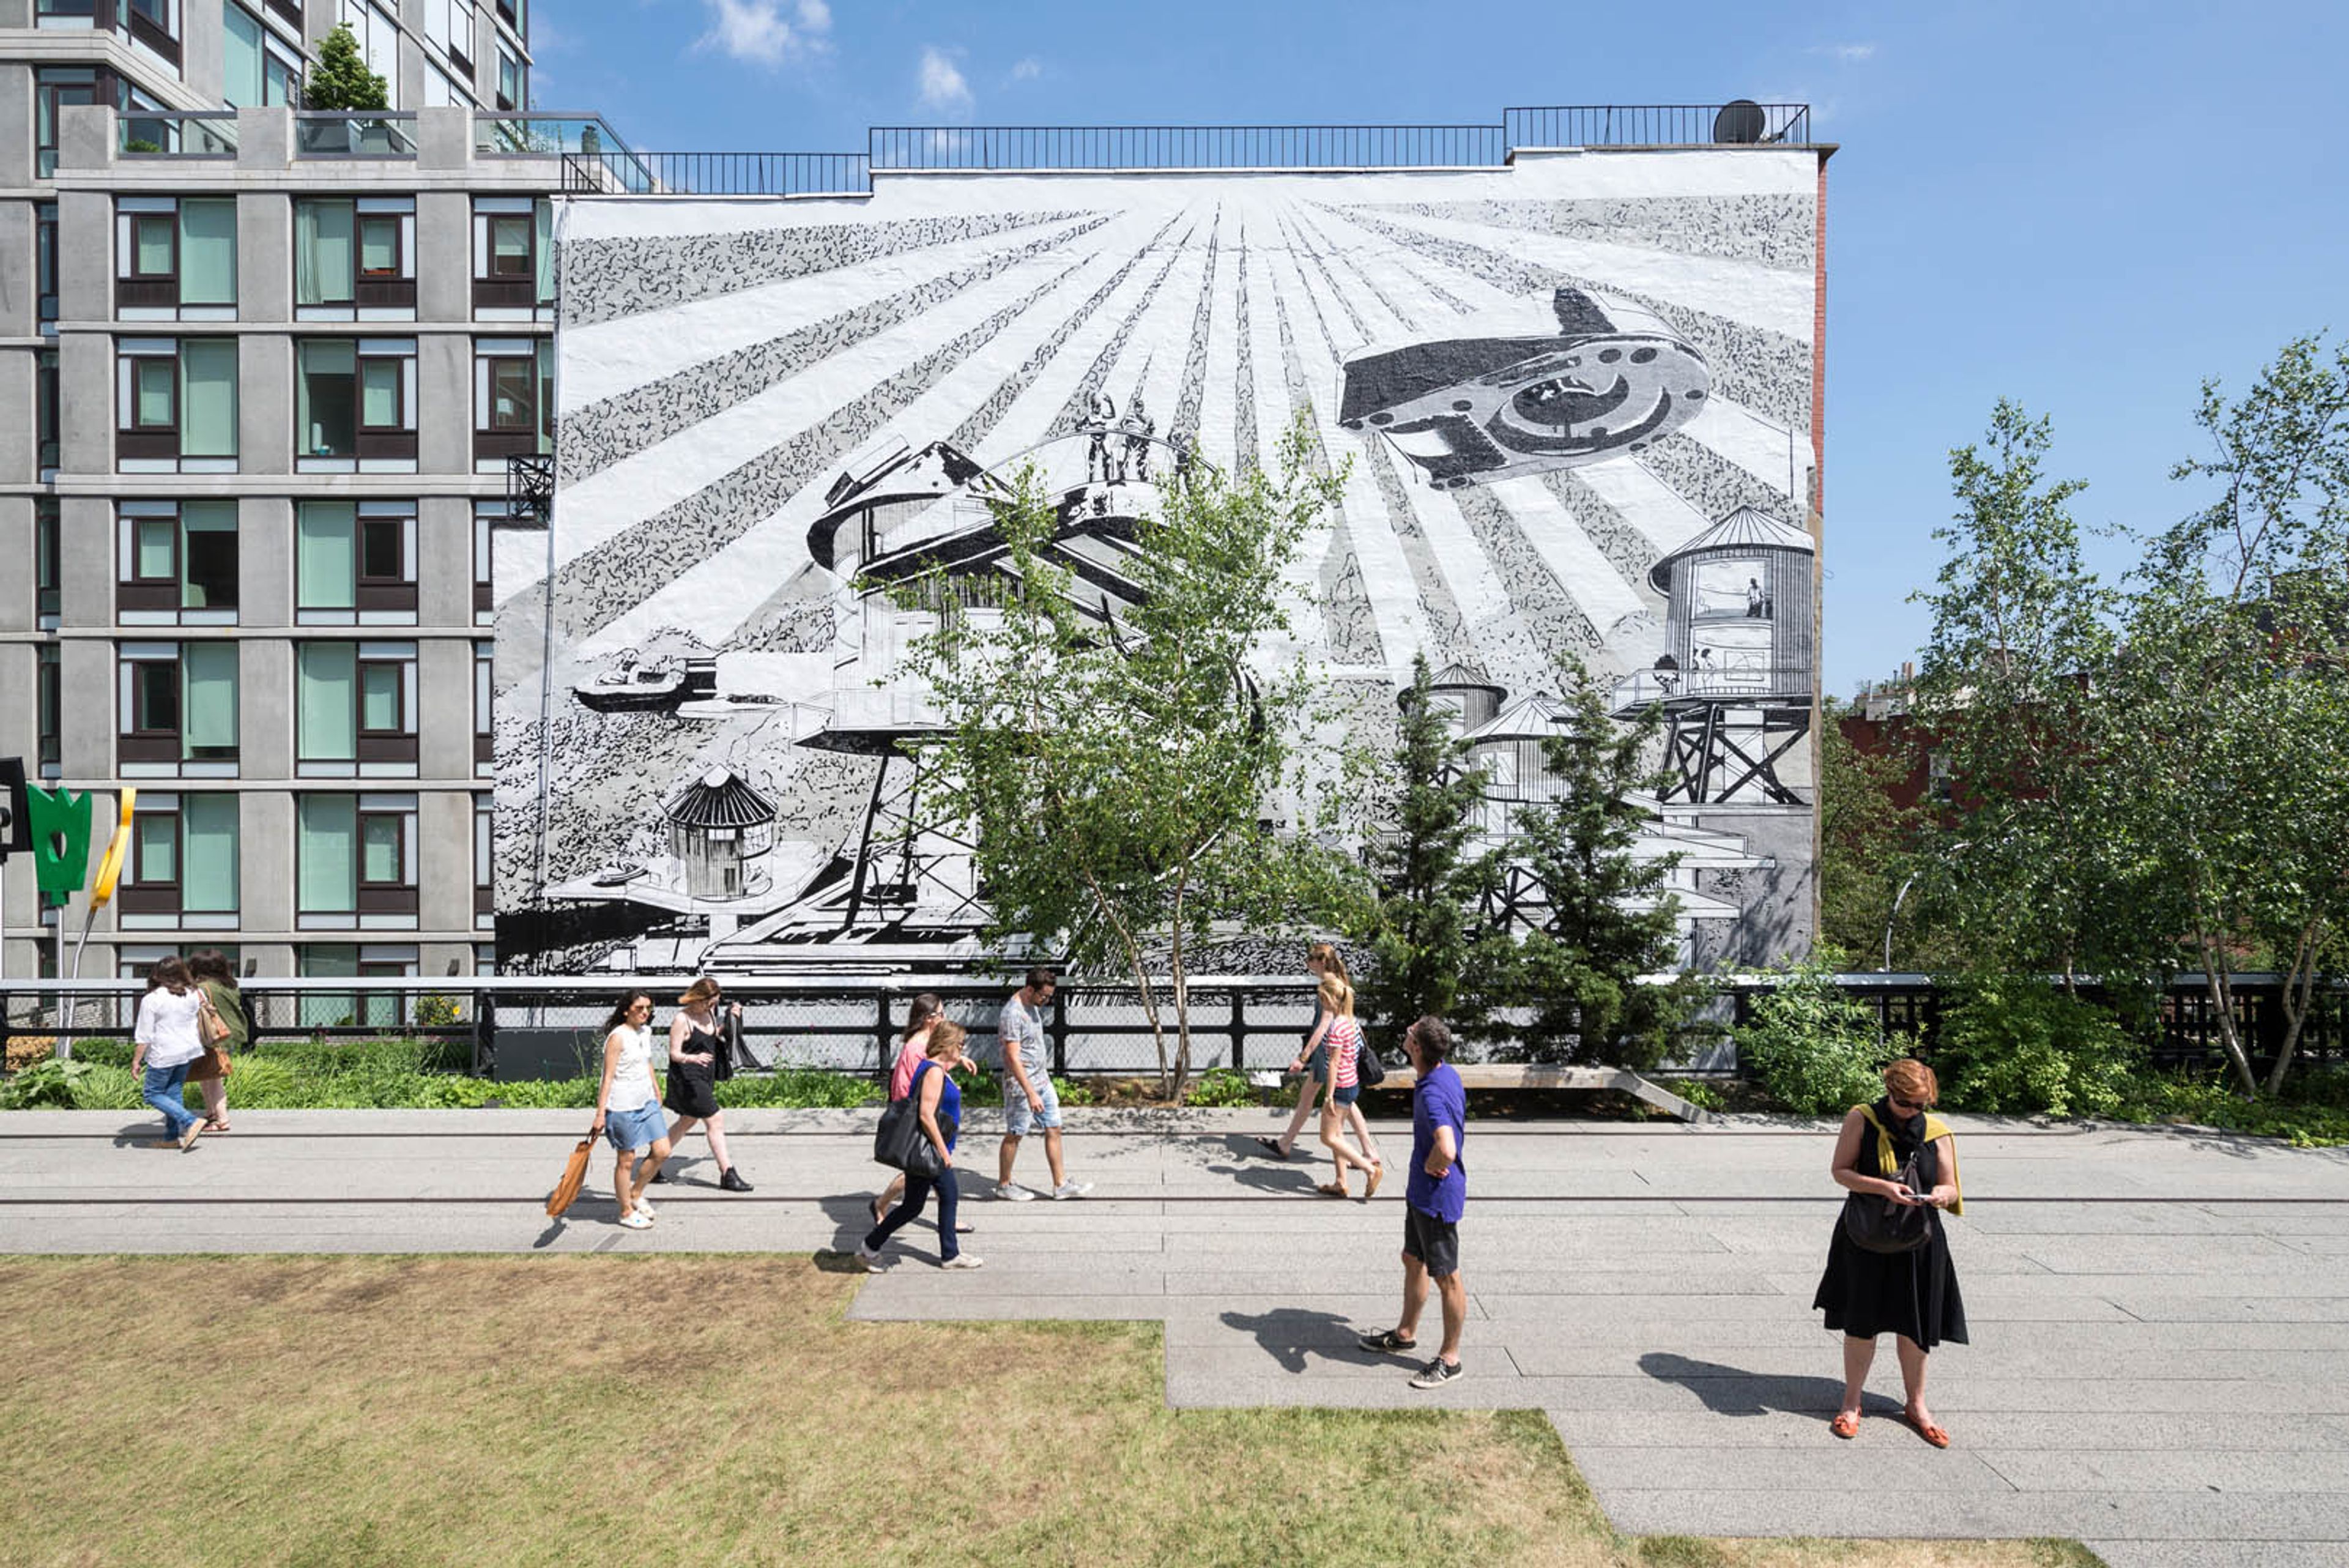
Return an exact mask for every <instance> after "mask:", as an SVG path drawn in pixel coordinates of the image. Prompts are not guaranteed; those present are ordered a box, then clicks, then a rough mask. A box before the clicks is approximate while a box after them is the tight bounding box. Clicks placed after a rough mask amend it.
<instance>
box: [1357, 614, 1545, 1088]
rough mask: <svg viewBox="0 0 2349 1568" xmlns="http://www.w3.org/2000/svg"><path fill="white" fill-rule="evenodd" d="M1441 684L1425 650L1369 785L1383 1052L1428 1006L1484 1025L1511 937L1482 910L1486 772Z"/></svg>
mask: <svg viewBox="0 0 2349 1568" xmlns="http://www.w3.org/2000/svg"><path fill="white" fill-rule="evenodd" d="M1433 684H1434V678H1433V675H1431V674H1430V673H1429V670H1428V667H1427V659H1426V657H1425V656H1424V655H1422V656H1420V657H1419V658H1417V659H1414V660H1413V663H1412V680H1411V684H1410V685H1409V686H1408V687H1406V688H1404V689H1403V691H1402V693H1401V694H1400V696H1399V698H1398V702H1397V706H1398V708H1399V710H1400V718H1399V722H1398V723H1397V726H1396V733H1395V748H1394V753H1393V754H1392V758H1391V759H1389V760H1388V763H1387V766H1386V769H1385V770H1384V773H1383V776H1382V777H1381V778H1378V779H1375V780H1373V781H1371V787H1370V789H1369V791H1368V792H1367V795H1368V799H1369V800H1370V802H1371V811H1370V813H1369V817H1370V823H1371V831H1370V832H1369V833H1368V834H1367V835H1366V847H1365V849H1364V852H1363V857H1364V859H1365V860H1366V861H1367V863H1368V865H1369V867H1370V874H1371V883H1372V887H1373V900H1374V901H1373V902H1372V904H1371V907H1370V908H1369V909H1368V911H1367V914H1368V919H1366V920H1365V921H1364V922H1363V924H1362V925H1361V928H1360V930H1359V933H1358V934H1359V935H1360V937H1361V940H1362V941H1363V942H1364V944H1365V945H1366V946H1367V947H1368V948H1369V950H1370V953H1371V964H1370V965H1369V966H1368V968H1367V969H1366V970H1365V971H1364V973H1363V976H1362V980H1361V1006H1362V1011H1363V1012H1364V1014H1365V1016H1366V1017H1367V1019H1368V1021H1369V1023H1368V1028H1369V1033H1370V1035H1371V1042H1372V1044H1376V1045H1378V1046H1379V1047H1380V1048H1381V1049H1382V1050H1390V1051H1400V1050H1401V1049H1402V1033H1403V1031H1404V1030H1405V1029H1407V1028H1409V1027H1410V1026H1411V1023H1412V1022H1413V1020H1414V1019H1417V1018H1419V1017H1421V1016H1423V1015H1424V1014H1426V1013H1430V1012H1433V1013H1440V1014H1442V1015H1443V1017H1444V1021H1445V1022H1446V1023H1449V1024H1451V1025H1452V1028H1453V1031H1454V1033H1456V1034H1460V1035H1463V1036H1475V1035H1476V1034H1479V1033H1483V1032H1484V1031H1485V1029H1486V1028H1487V1027H1488V1026H1489V1025H1490V1023H1491V1021H1492V1012H1493V994H1492V992H1493V986H1494V983H1495V981H1496V980H1497V979H1498V978H1499V976H1500V975H1501V973H1502V972H1503V970H1504V969H1505V967H1506V962H1507V958H1508V942H1507V939H1506V937H1505V936H1503V935H1501V934H1500V933H1499V932H1496V931H1495V930H1493V929H1491V927H1490V923H1489V922H1488V921H1487V920H1486V919H1485V917H1484V913H1483V911H1484V909H1485V907H1486V905H1487V903H1488V901H1489V899H1490V896H1491V894H1492V892H1493V890H1494V888H1495V882H1496V879H1497V875H1498V873H1497V867H1496V862H1495V856H1494V854H1493V853H1492V852H1491V851H1490V850H1485V851H1483V852H1478V851H1476V850H1475V848H1474V844H1475V838H1476V836H1477V824H1476V813H1477V810H1478V808H1479V807H1480V806H1482V805H1484V799H1485V774H1484V771H1483V770H1482V769H1480V768H1478V767H1477V766H1476V765H1475V763H1474V762H1473V760H1472V758H1471V753H1470V750H1469V747H1468V745H1467V743H1466V742H1464V741H1461V740H1458V739H1455V738H1454V736H1453V734H1452V732H1451V731H1450V729H1449V727H1448V726H1447V725H1446V724H1445V722H1444V712H1443V711H1442V710H1441V709H1439V708H1438V707H1436V706H1435V703H1434V701H1433Z"/></svg>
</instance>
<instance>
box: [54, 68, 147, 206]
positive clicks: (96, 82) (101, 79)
mask: <svg viewBox="0 0 2349 1568" xmlns="http://www.w3.org/2000/svg"><path fill="white" fill-rule="evenodd" d="M85 103H110V104H112V105H114V106H115V107H116V108H117V109H121V108H124V107H126V106H127V104H128V103H129V92H128V91H127V90H126V89H125V88H124V87H123V85H122V83H121V81H120V80H119V78H117V77H116V76H115V74H114V73H113V72H112V71H109V70H107V69H105V68H104V67H95V66H45V67H41V68H40V69H38V70H36V71H35V72H34V73H33V172H34V174H35V175H36V177H37V178H39V179H43V180H47V179H49V178H50V177H52V176H53V175H55V174H56V173H57V124H58V112H59V111H60V110H62V109H69V108H72V107H73V106H75V105H77V104H85Z"/></svg>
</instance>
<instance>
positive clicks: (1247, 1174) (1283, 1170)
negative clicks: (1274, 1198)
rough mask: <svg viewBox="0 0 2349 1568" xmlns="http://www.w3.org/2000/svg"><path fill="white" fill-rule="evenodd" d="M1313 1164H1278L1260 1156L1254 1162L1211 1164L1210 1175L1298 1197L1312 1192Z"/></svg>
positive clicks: (1260, 1189) (1248, 1186)
mask: <svg viewBox="0 0 2349 1568" xmlns="http://www.w3.org/2000/svg"><path fill="white" fill-rule="evenodd" d="M1313 1173H1314V1167H1312V1166H1309V1165H1307V1164H1305V1163H1304V1162H1302V1161H1299V1162H1298V1163H1297V1164H1294V1165H1276V1164H1274V1163H1273V1162H1271V1161H1270V1160H1268V1159H1259V1160H1257V1162H1256V1163H1255V1164H1253V1165H1211V1166H1209V1167H1207V1174H1208V1175H1210V1176H1228V1177H1230V1178H1231V1179H1233V1180H1234V1181H1235V1182H1237V1183H1238V1184H1239V1185H1240V1186H1242V1187H1246V1188H1249V1189H1253V1190H1255V1191H1257V1192H1284V1193H1288V1194H1292V1195H1293V1196H1296V1197H1299V1198H1309V1197H1311V1196H1312V1195H1313Z"/></svg>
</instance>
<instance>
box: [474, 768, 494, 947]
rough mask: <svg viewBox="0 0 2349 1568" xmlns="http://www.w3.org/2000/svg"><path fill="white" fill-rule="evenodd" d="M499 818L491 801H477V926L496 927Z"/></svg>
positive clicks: (481, 797) (480, 797)
mask: <svg viewBox="0 0 2349 1568" xmlns="http://www.w3.org/2000/svg"><path fill="white" fill-rule="evenodd" d="M496 826H497V816H496V815H495V813H494V812H492V809H491V806H490V797H489V796H488V795H485V794H477V795H475V796H474V797H473V924H475V925H476V926H490V925H494V924H495V923H496V916H497V912H498V899H497V886H496V882H497V876H496V872H497V866H496V860H495V854H496V843H495V831H494V830H495V828H496Z"/></svg>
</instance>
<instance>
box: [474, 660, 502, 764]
mask: <svg viewBox="0 0 2349 1568" xmlns="http://www.w3.org/2000/svg"><path fill="white" fill-rule="evenodd" d="M495 646H496V645H495V644H494V643H487V642H477V643H475V644H473V772H474V774H477V775H480V776H483V777H486V776H488V775H490V774H494V773H496V772H497V768H498V746H497V730H496V724H495V720H496V713H495V711H494V710H495V705H496V702H497V677H496V667H495V662H494V660H493V659H492V657H491V650H492V649H493V648H494V647H495Z"/></svg>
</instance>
